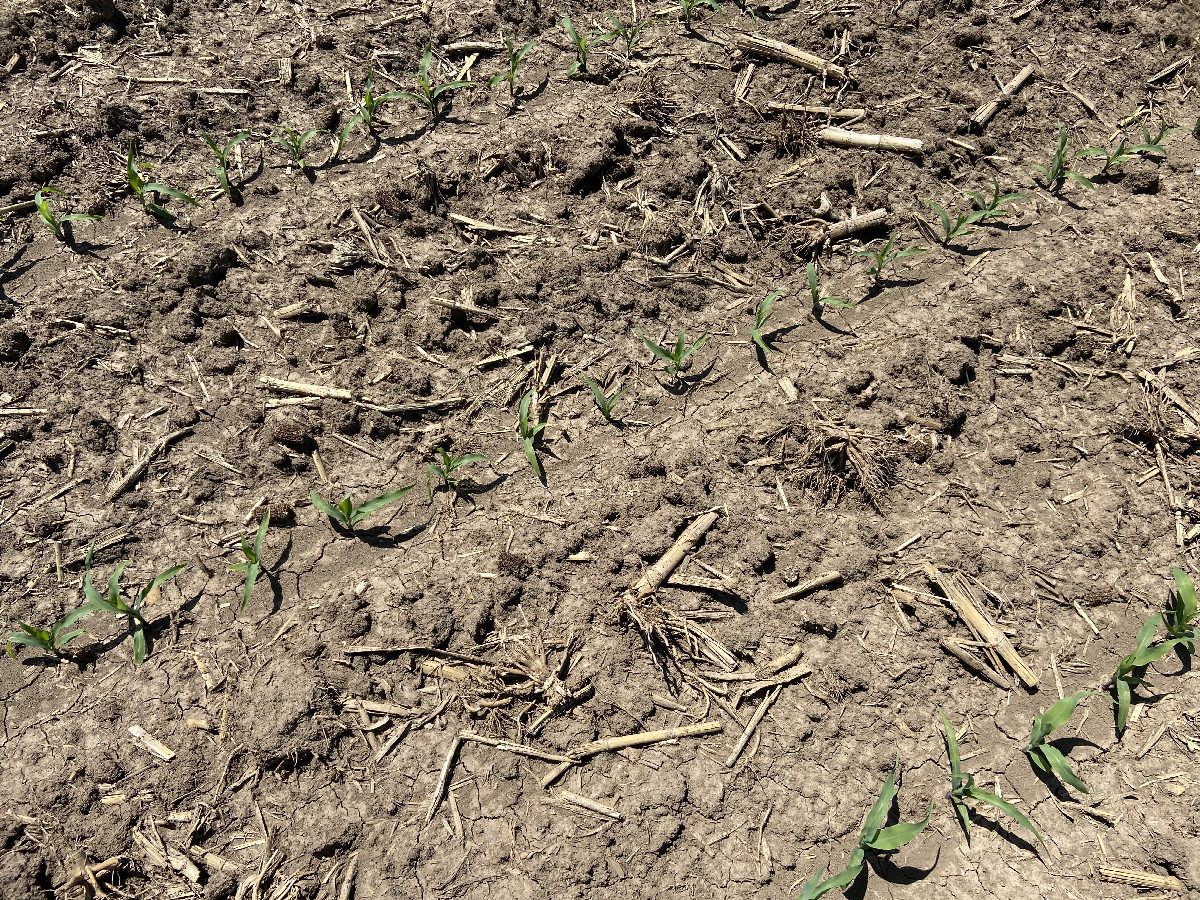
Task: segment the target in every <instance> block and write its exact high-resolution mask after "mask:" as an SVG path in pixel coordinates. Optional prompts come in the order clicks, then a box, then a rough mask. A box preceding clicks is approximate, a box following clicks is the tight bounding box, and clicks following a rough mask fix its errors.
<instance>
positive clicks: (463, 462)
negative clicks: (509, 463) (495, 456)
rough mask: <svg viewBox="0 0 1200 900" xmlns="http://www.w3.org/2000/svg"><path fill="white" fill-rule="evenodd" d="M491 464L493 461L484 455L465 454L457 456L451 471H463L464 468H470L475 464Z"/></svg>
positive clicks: (451, 465)
mask: <svg viewBox="0 0 1200 900" xmlns="http://www.w3.org/2000/svg"><path fill="white" fill-rule="evenodd" d="M485 462H491V460H490V459H489V458H488V457H486V456H484V455H483V454H482V453H464V454H463V455H462V456H456V457H455V458H454V462H452V463H451V464H450V471H451V472H453V471H454V470H455V469H461V468H462V467H463V466H469V465H472V464H474V463H485Z"/></svg>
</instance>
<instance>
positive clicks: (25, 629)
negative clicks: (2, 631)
mask: <svg viewBox="0 0 1200 900" xmlns="http://www.w3.org/2000/svg"><path fill="white" fill-rule="evenodd" d="M90 612H91V610H90V609H86V608H83V607H80V608H79V609H76V610H73V611H72V612H69V613H67V614H66V615H65V616H63V617H62V618H61V619H59V620H58V621H57V622H55V623H54V624H53V625H51V626H50V627H49V628H37V627H35V626H33V625H26V624H25V623H24V622H17V627H18V628H20V629H21V630H20V631H14V632H12V633H11V634H9V636H8V642H7V644H6V645H5V649H6V650H7V651H8V655H9V656H11V657H12V658H13V659H16V658H17V654H16V653H15V652H14V651H13V644H20V645H22V646H25V647H36V648H38V649H39V650H44V651H46V652H47V653H50V654H53V655H54V656H62V655H63V650H64V649H65V648H66V646H67V644H69V643H71V641H73V640H75V638H77V637H79V636H80V635H81V634H83V629H82V628H79V629H76V630H75V631H70V630H68V629H70V627H71V626H72V625H74V624H75V623H76V622H78V621H79V620H80V619H82V618H83V617H84V616H86V615H87V614H88V613H90Z"/></svg>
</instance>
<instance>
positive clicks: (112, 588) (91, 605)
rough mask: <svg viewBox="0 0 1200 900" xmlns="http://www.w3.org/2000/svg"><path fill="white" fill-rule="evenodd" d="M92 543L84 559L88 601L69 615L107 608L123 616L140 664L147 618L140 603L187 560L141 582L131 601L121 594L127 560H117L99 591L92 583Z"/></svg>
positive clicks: (105, 610) (84, 581) (102, 610)
mask: <svg viewBox="0 0 1200 900" xmlns="http://www.w3.org/2000/svg"><path fill="white" fill-rule="evenodd" d="M95 547H96V544H95V542H94V541H93V542H92V545H91V546H90V547H88V552H87V556H85V557H84V560H83V568H84V575H83V596H84V598H85V599H86V600H87V602H86V603H85V604H83V606H81V607H79V609H77V610H75V612H74V613H70V615H76V614H78V615H79V616H80V617H82V616H84V615H87V614H88V613H93V612H110V613H114V614H115V615H118V616H124V617H125V620H126V621H127V623H128V624H129V630H130V632H131V633H132V634H133V661H134V663H135V664H136V665H139V666H140V665H141V664H142V662H143V661H144V660H145V659H146V620H145V619H144V618H143V617H142V605H143V604H144V603H145V602H146V598H147V597H148V596H150V594H151V592H152V591H155V590H157V589H158V588H160V587H161V586H162V585H164V584H166V583H167V582H168V581H170V580H171V579H172V578H174V577H175V576H176V575H178V574H179V573H180V572H182V571H183V570H184V569H186V568H187V564H186V563H184V564H182V565H178V566H172V567H171V568H169V569H167V570H166V571H165V572H160V573H159V574H157V575H155V576H154V579H153V580H152V581H150V583H149V584H146V585H143V587H142V589H141V590H140V591H138V592H137V594H136V595H135V596H134V599H133V601H132V602H131V603H127V602H126V601H125V599H124V598H123V597H122V596H121V575H122V574H123V573H124V571H125V567H126V566H128V565H129V560H126V561H125V562H122V563H120V564H119V565H118V566H117V567H116V569H114V570H113V573H112V575H110V576H109V578H108V586H107V588H106V589H105V592H104V593H103V594H101V593H100V592H99V591H98V590H96V587H95V585H93V584H92V552H93V551H94V550H95Z"/></svg>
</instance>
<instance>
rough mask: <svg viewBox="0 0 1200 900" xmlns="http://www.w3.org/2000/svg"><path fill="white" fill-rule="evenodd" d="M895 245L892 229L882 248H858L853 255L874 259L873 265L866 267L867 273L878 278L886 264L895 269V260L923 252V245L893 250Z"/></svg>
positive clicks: (894, 235)
mask: <svg viewBox="0 0 1200 900" xmlns="http://www.w3.org/2000/svg"><path fill="white" fill-rule="evenodd" d="M895 245H896V231H895V229H893V230H892V233H891V234H889V235H888V240H887V243H886V244H885V245H884V247H883V249H882V250H859V251H857V252H856V254H855V255H856V256H861V257H863V258H864V259H869V260H873V261H874V263H875V265H873V266H872V267H871V268H869V269H867V274H868V275H874V276H875V278H876V279H877V280H878V279H879V278H882V277H883V270H884V269H886V268H887V267H888V266H892V267H893V271H895V263H896V260H898V259H904V257H906V256H918V255H919V254H922V253H924V252H925V248H924V247H909V248H908V249H907V250H895V251H893V250H892V247H894V246H895Z"/></svg>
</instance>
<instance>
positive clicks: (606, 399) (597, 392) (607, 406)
mask: <svg viewBox="0 0 1200 900" xmlns="http://www.w3.org/2000/svg"><path fill="white" fill-rule="evenodd" d="M583 380H584V381H586V382H587V386H588V389H589V390H591V392H592V397H593V398H594V399H595V401H596V406H597V408H599V410H600V415H602V416H604V418H605V419H606V420H607V421H609V422H611V421H612V417H613V416H612V414H613V407H615V406H616V405H617V401H618V400H620V399H621V398H622V397H624V396H625V395H626V394H627V393H629V388H628V387H624V388H618V389H617V390H615V391H613V394H612V396H608V395H606V394H605V393H604V389H603V388H602V387H600V385H598V384H596V382H594V381H593V380H592V379H591V378H590V377H589V376H588V374H587V373H586V372H584V373H583Z"/></svg>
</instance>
